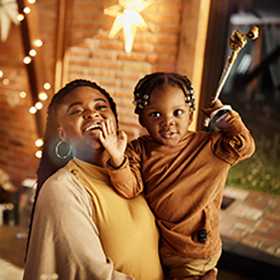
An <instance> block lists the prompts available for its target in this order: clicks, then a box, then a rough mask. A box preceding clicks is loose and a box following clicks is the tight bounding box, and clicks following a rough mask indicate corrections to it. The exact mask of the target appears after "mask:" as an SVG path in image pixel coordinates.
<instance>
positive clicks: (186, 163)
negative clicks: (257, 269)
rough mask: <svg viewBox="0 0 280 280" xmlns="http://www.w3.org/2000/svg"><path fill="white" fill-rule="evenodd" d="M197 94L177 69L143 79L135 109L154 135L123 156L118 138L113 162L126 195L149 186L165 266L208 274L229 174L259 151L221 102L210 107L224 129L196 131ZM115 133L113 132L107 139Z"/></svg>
mask: <svg viewBox="0 0 280 280" xmlns="http://www.w3.org/2000/svg"><path fill="white" fill-rule="evenodd" d="M193 93H194V90H193V86H192V84H191V82H190V81H189V80H188V78H187V77H185V76H182V75H180V74H177V73H164V72H159V73H153V74H150V75H147V76H145V77H144V78H143V79H141V80H140V81H139V82H138V84H137V85H136V87H135V90H134V96H135V100H134V104H135V106H136V108H135V113H136V114H138V115H139V122H140V124H141V125H142V126H143V127H145V128H146V129H147V131H148V133H149V135H144V136H141V137H139V138H138V139H136V140H133V141H132V142H131V143H129V144H128V147H127V149H126V155H125V156H124V155H123V154H121V153H120V154H117V152H116V150H117V149H115V146H114V145H113V144H112V150H113V146H114V155H113V156H112V158H113V159H112V158H111V160H110V161H109V162H108V166H107V168H108V169H109V176H110V177H111V179H112V184H113V185H114V188H115V189H116V190H117V191H118V192H119V193H120V194H121V195H123V196H124V197H126V198H132V197H134V196H137V195H138V194H139V193H141V192H142V191H144V194H145V197H146V199H147V201H148V204H149V206H150V207H151V209H152V211H153V213H154V214H155V216H156V220H157V225H158V227H159V229H160V235H161V240H160V248H159V250H160V256H161V261H162V264H163V265H164V267H166V268H167V270H168V273H169V275H170V276H171V277H173V278H177V279H184V278H186V277H190V276H195V275H198V276H203V275H205V273H206V272H207V271H209V270H211V269H212V268H214V267H215V266H216V264H217V262H218V259H219V257H220V255H221V247H222V243H221V239H220V234H219V229H218V226H219V209H220V205H221V202H222V197H223V188H224V185H225V182H226V178H227V173H228V170H229V168H230V167H231V166H232V165H234V164H236V163H237V162H238V161H240V160H243V159H245V158H248V157H250V156H251V155H252V154H253V152H254V149H255V145H254V140H253V138H252V137H251V135H250V132H249V131H248V129H247V128H246V127H245V125H244V124H243V122H242V121H241V118H240V116H239V115H238V113H237V112H235V111H233V110H229V109H228V107H229V106H223V104H222V103H221V101H220V100H218V101H216V102H215V103H214V104H211V106H210V107H209V108H208V109H204V110H203V112H204V114H205V115H207V116H209V117H211V119H215V120H217V122H216V126H217V127H218V129H219V130H218V131H216V132H193V131H189V130H188V128H189V125H190V124H191V122H192V120H193V111H194V110H195V99H194V95H193ZM230 109H231V108H230ZM109 130H110V129H109ZM109 135H110V131H109V132H108V135H105V138H106V137H108V136H109ZM101 138H103V136H101ZM101 141H105V139H104V138H103V139H102V140H101ZM110 143H112V141H111V142H110ZM107 146H108V145H107ZM109 153H110V152H109ZM110 165H111V166H110ZM129 167H130V168H129Z"/></svg>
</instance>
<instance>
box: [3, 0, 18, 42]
mask: <svg viewBox="0 0 280 280" xmlns="http://www.w3.org/2000/svg"><path fill="white" fill-rule="evenodd" d="M17 15H18V5H17V2H16V0H0V32H1V42H5V41H6V40H7V38H8V34H9V30H10V26H11V21H13V22H14V23H15V24H18V23H19V21H18V20H17Z"/></svg>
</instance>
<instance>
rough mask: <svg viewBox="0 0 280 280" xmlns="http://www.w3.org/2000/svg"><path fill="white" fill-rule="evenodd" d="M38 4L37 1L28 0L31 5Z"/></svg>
mask: <svg viewBox="0 0 280 280" xmlns="http://www.w3.org/2000/svg"><path fill="white" fill-rule="evenodd" d="M35 2H36V0H28V3H29V4H34V3H35Z"/></svg>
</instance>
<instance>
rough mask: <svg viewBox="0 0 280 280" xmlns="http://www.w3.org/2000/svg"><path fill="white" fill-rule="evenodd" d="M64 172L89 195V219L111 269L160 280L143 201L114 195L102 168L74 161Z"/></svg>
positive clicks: (150, 222)
mask: <svg viewBox="0 0 280 280" xmlns="http://www.w3.org/2000/svg"><path fill="white" fill-rule="evenodd" d="M68 168H69V170H70V171H71V172H72V173H74V175H75V176H76V178H77V179H78V180H79V181H80V182H81V184H82V185H83V186H84V187H85V188H86V190H87V191H88V193H89V194H90V197H91V199H92V201H93V219H94V222H95V224H96V226H97V228H98V231H99V237H100V240H101V243H102V246H103V249H104V252H105V255H106V256H107V257H108V258H109V259H110V260H112V261H113V263H114V268H115V269H116V270H117V271H121V272H123V273H125V274H127V275H132V276H133V277H134V278H135V279H137V280H147V279H149V280H160V279H163V274H162V270H161V265H160V261H159V256H158V239H159V235H158V231H157V228H156V224H155V218H154V215H153V214H152V212H151V211H150V209H149V207H148V206H147V202H146V200H145V198H144V197H143V196H142V195H140V196H138V197H136V198H134V199H132V200H127V199H125V198H123V197H121V196H119V195H117V194H116V192H115V190H114V189H113V188H112V187H111V186H110V178H109V176H108V173H107V170H106V168H102V167H98V166H95V165H92V164H89V163H86V162H83V161H80V160H78V159H76V158H75V159H74V160H73V161H72V162H70V163H69V164H68ZM73 170H75V171H74V172H73Z"/></svg>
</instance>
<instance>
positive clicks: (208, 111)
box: [201, 99, 223, 117]
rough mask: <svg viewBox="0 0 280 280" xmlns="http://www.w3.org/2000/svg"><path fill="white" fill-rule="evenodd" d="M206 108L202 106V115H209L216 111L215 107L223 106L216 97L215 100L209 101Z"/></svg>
mask: <svg viewBox="0 0 280 280" xmlns="http://www.w3.org/2000/svg"><path fill="white" fill-rule="evenodd" d="M208 106H209V107H208V108H207V109H205V108H202V109H201V110H202V112H203V113H204V115H206V116H207V117H210V115H211V113H212V112H214V111H216V110H217V109H219V108H222V107H223V103H222V102H221V100H220V99H217V101H215V102H214V103H213V102H212V101H211V102H210V103H209V104H208Z"/></svg>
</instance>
